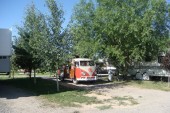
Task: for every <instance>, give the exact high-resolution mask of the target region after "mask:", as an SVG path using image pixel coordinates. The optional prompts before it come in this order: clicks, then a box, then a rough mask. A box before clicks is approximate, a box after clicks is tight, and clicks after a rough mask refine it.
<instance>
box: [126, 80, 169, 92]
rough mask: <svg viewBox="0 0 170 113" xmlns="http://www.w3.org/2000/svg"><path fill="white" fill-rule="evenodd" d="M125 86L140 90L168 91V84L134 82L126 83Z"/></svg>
mask: <svg viewBox="0 0 170 113" xmlns="http://www.w3.org/2000/svg"><path fill="white" fill-rule="evenodd" d="M127 84H128V85H132V86H136V87H140V88H147V89H156V90H162V91H170V87H168V82H161V81H140V80H134V81H130V82H127Z"/></svg>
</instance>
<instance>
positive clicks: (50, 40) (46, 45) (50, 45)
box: [16, 0, 70, 71]
mask: <svg viewBox="0 0 170 113" xmlns="http://www.w3.org/2000/svg"><path fill="white" fill-rule="evenodd" d="M46 4H47V8H48V9H49V12H50V13H49V15H45V14H43V13H42V12H40V11H38V10H37V9H36V7H35V6H34V4H32V5H31V6H29V7H28V8H27V10H26V12H25V18H24V22H23V26H21V27H18V31H19V37H18V44H16V46H17V48H22V49H24V51H26V52H27V53H29V54H30V55H31V56H30V57H31V60H32V61H31V62H33V65H31V68H39V69H42V70H46V71H49V70H53V71H55V70H56V68H57V67H58V66H59V65H61V64H63V62H64V61H65V60H66V59H67V58H68V55H67V54H68V52H69V50H70V49H69V47H68V46H69V43H70V41H69V38H70V36H68V32H67V29H65V30H64V29H63V28H62V26H61V25H62V23H63V21H64V18H63V11H62V9H61V8H60V7H59V6H58V4H57V3H56V1H55V0H46ZM19 50H20V49H19ZM18 56H19V54H18ZM26 57H27V54H25V55H23V59H24V58H25V59H26ZM18 58H19V57H18ZM23 63H26V65H29V64H28V63H27V62H26V61H24V60H23ZM18 65H19V66H20V64H18ZM21 68H25V67H22V66H21Z"/></svg>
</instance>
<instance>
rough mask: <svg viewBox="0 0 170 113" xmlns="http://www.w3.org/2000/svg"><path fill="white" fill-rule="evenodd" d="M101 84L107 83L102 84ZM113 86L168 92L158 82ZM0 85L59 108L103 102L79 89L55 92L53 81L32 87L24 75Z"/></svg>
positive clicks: (165, 85)
mask: <svg viewBox="0 0 170 113" xmlns="http://www.w3.org/2000/svg"><path fill="white" fill-rule="evenodd" d="M102 83H103V84H105V83H107V82H106V81H105V82H102ZM113 83H114V84H115V85H116V84H117V85H118V84H121V85H130V86H134V87H139V88H147V89H156V90H163V91H170V87H168V83H167V82H158V81H138V80H133V81H120V82H116V81H115V82H113ZM0 84H5V85H12V86H14V87H17V88H21V89H25V90H27V91H30V92H33V93H34V95H37V96H40V97H42V98H45V99H47V100H48V101H50V102H54V103H57V104H59V105H60V106H71V107H79V106H80V105H81V104H82V103H84V104H97V103H102V102H103V101H101V100H98V99H97V98H96V97H88V96H85V95H86V94H88V93H89V91H88V90H80V89H71V88H67V87H64V86H60V91H59V92H57V85H56V82H55V81H51V80H45V79H41V78H37V84H36V85H34V79H33V78H32V79H29V77H28V76H26V75H17V76H15V78H14V79H12V78H9V77H8V76H4V75H3V76H2V75H1V76H0ZM95 84H101V81H98V82H96V83H95ZM113 99H114V100H118V101H120V104H122V102H123V101H124V100H132V101H131V103H132V104H137V103H134V102H133V100H134V99H133V98H130V97H119V98H118V97H117V98H113ZM106 108H110V106H108V105H107V106H102V107H101V108H100V109H106Z"/></svg>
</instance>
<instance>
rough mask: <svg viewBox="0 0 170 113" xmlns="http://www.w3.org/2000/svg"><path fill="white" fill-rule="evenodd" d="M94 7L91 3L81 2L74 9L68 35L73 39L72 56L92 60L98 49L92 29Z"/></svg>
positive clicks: (84, 0) (82, 0) (83, 0)
mask: <svg viewBox="0 0 170 113" xmlns="http://www.w3.org/2000/svg"><path fill="white" fill-rule="evenodd" d="M94 18H95V6H94V3H93V2H92V1H89V2H86V0H81V1H80V2H79V3H78V4H77V5H76V6H75V8H74V13H73V15H72V21H71V24H70V33H71V35H72V38H73V53H72V54H73V55H79V56H80V57H90V58H94V57H95V56H96V54H95V53H97V50H98V49H96V48H97V47H99V44H98V41H97V40H96V33H95V29H94V25H93V23H94Z"/></svg>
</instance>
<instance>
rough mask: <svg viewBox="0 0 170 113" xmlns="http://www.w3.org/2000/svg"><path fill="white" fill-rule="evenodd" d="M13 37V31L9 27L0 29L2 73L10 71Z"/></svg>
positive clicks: (0, 65) (0, 71)
mask: <svg viewBox="0 0 170 113" xmlns="http://www.w3.org/2000/svg"><path fill="white" fill-rule="evenodd" d="M11 38H12V32H11V31H10V30H9V29H0V73H7V74H9V73H10V56H11V54H12V39H11Z"/></svg>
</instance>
